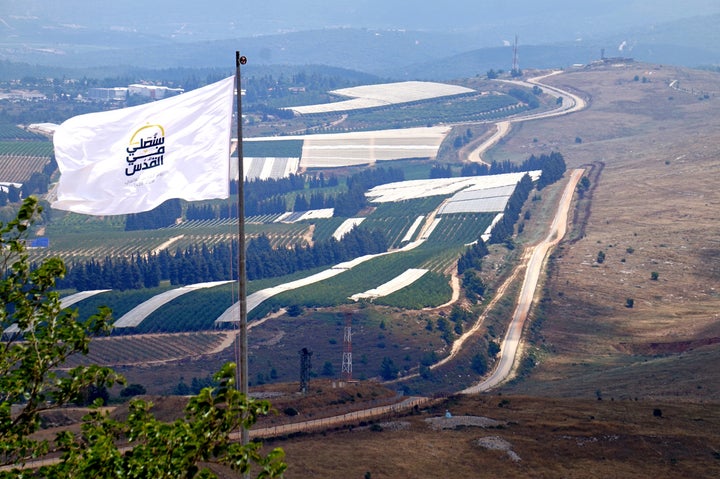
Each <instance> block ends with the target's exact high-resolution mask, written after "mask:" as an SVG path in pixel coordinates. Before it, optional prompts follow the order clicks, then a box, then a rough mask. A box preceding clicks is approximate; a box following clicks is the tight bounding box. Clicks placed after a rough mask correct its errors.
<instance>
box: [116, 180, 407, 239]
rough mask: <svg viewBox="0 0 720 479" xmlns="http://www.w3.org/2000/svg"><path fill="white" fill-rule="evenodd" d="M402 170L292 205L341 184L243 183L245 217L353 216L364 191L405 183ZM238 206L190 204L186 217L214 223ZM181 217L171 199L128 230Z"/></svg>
mask: <svg viewBox="0 0 720 479" xmlns="http://www.w3.org/2000/svg"><path fill="white" fill-rule="evenodd" d="M404 178H405V176H404V173H403V171H402V170H400V169H397V168H387V169H385V168H373V169H367V170H363V171H362V172H360V173H357V174H354V175H351V176H349V177H348V178H347V179H346V185H347V190H346V191H345V192H340V193H335V194H324V193H321V192H320V191H315V192H312V193H311V194H310V195H309V197H308V196H307V195H306V194H305V193H298V194H297V195H296V196H295V197H294V201H293V204H292V205H288V193H291V192H293V191H303V190H305V189H306V185H307V186H309V188H310V189H315V188H323V187H335V186H338V185H339V180H338V178H337V177H336V176H334V175H333V176H331V177H330V178H325V176H324V175H323V174H322V173H321V174H319V175H314V176H311V177H308V178H306V177H304V176H302V175H290V176H289V177H288V178H279V179H266V180H252V181H247V182H245V184H244V193H245V215H246V216H259V215H268V214H280V213H285V212H286V211H308V210H312V209H322V208H335V216H339V217H350V216H353V215H354V214H356V213H357V212H358V211H360V210H361V209H363V208H364V207H365V206H367V200H366V198H365V192H366V191H367V190H368V189H369V188H372V187H373V186H377V185H380V184H383V183H390V182H394V181H402V180H403V179H404ZM237 191H238V183H237V181H233V182H231V185H230V193H231V194H237ZM237 217H238V215H237V204H235V203H233V204H230V203H221V204H214V205H212V204H188V206H187V209H186V212H185V218H187V219H188V220H213V219H224V218H237ZM179 218H182V204H181V203H180V200H169V201H167V202H165V203H163V204H162V205H160V206H158V207H157V208H155V209H154V210H152V211H148V212H145V213H138V214H132V215H128V216H127V221H126V225H125V230H126V231H133V230H140V229H156V228H164V227H167V226H170V225H172V224H175V222H176V221H177V220H178V219H179Z"/></svg>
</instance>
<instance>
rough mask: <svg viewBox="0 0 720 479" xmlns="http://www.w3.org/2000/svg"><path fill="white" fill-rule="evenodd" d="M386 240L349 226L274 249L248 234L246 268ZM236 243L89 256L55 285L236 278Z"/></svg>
mask: <svg viewBox="0 0 720 479" xmlns="http://www.w3.org/2000/svg"><path fill="white" fill-rule="evenodd" d="M387 247H388V246H387V239H386V238H385V235H384V234H383V233H382V232H380V231H378V230H374V231H368V230H367V229H364V228H354V229H353V230H351V231H350V232H349V233H347V234H346V235H345V236H343V238H342V239H341V240H340V241H337V240H335V239H333V238H331V239H330V240H328V241H322V242H316V243H315V244H314V245H312V246H301V245H296V246H295V247H293V248H280V249H278V248H273V247H272V245H271V244H270V240H269V239H268V238H267V236H260V237H258V238H254V239H251V240H250V241H249V242H248V245H247V257H246V260H247V261H246V269H247V276H248V279H250V280H255V279H262V278H271V277H276V276H282V275H286V274H291V273H294V272H296V271H302V270H306V269H311V268H317V267H320V266H327V265H330V264H334V263H338V262H342V261H347V260H349V259H352V258H356V257H358V256H362V255H365V254H372V253H381V252H384V251H387ZM234 251H237V242H233V244H232V245H231V244H229V243H220V244H217V245H215V246H214V247H212V248H209V247H208V246H207V245H205V244H204V243H203V244H202V245H200V246H196V245H195V246H190V247H188V248H185V249H184V250H180V249H177V250H176V251H175V253H174V254H171V253H170V252H169V251H167V250H163V251H161V252H159V253H157V254H155V253H149V254H146V255H134V256H132V257H130V258H110V257H106V258H104V259H103V260H95V259H91V260H88V261H85V262H79V263H76V264H73V265H71V266H69V267H68V269H67V273H66V275H65V277H64V278H63V279H61V280H58V287H60V288H74V289H77V290H78V291H86V290H92V289H116V290H121V291H122V290H126V289H141V288H154V287H157V286H159V285H160V282H161V281H163V280H167V281H170V284H173V285H181V284H193V283H201V282H206V281H224V280H230V279H237V271H236V270H234V269H233V266H234V265H235V264H236V259H235V256H234V254H233V252H234Z"/></svg>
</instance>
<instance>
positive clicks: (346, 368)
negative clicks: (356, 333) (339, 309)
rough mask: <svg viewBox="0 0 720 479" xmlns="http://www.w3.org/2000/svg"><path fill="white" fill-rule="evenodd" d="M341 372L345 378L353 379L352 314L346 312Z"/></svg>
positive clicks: (347, 379) (346, 379)
mask: <svg viewBox="0 0 720 479" xmlns="http://www.w3.org/2000/svg"><path fill="white" fill-rule="evenodd" d="M341 374H342V378H343V380H345V381H352V315H351V314H350V313H345V333H344V334H343V355H342V370H341Z"/></svg>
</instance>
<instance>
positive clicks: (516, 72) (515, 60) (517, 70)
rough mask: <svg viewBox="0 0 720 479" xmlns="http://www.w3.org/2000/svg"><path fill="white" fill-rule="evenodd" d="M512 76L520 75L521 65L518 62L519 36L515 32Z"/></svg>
mask: <svg viewBox="0 0 720 479" xmlns="http://www.w3.org/2000/svg"><path fill="white" fill-rule="evenodd" d="M510 74H511V75H512V76H519V75H520V65H519V64H518V36H517V34H515V43H514V44H513V59H512V70H510Z"/></svg>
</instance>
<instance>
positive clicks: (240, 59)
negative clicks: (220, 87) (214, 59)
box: [235, 51, 250, 444]
mask: <svg viewBox="0 0 720 479" xmlns="http://www.w3.org/2000/svg"><path fill="white" fill-rule="evenodd" d="M246 63H247V58H245V57H244V56H240V52H238V51H236V52H235V82H236V85H237V86H236V88H237V153H238V192H237V196H238V200H237V206H238V273H237V274H238V283H239V293H238V296H239V301H240V324H239V328H238V334H237V335H236V336H235V359H236V361H237V388H238V390H239V391H240V392H241V393H242V394H244V395H245V397H248V392H249V391H248V340H247V301H246V299H247V287H246V286H247V284H246V282H247V280H246V272H245V188H244V182H245V181H244V176H243V141H242V100H241V98H242V87H241V82H240V65H245V64H246ZM241 438H242V443H243V444H248V442H249V441H250V433H249V431H248V430H247V429H246V428H244V427H243V428H242V429H241Z"/></svg>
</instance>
